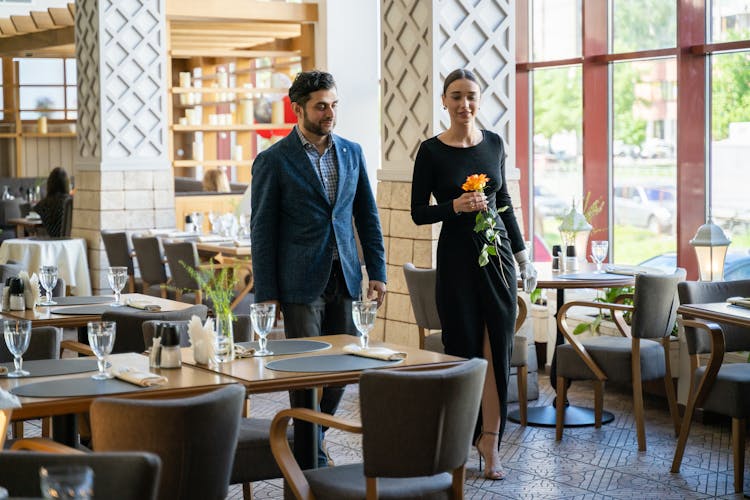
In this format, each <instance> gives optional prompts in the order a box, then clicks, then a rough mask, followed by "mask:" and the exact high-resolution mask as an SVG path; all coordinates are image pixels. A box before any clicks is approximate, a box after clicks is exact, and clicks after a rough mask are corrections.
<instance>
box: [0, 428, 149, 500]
mask: <svg viewBox="0 0 750 500" xmlns="http://www.w3.org/2000/svg"><path fill="white" fill-rule="evenodd" d="M52 465H66V466H67V465H85V466H88V467H91V468H92V469H93V471H94V495H95V497H96V498H117V499H118V500H148V499H151V500H155V499H156V498H157V492H158V491H157V488H158V486H159V474H160V471H161V460H160V459H159V457H158V456H157V455H155V454H153V453H147V452H142V451H134V452H117V453H84V452H83V451H81V450H78V449H75V448H70V447H68V446H65V445H62V444H59V443H56V442H54V441H50V440H46V439H19V440H18V441H16V442H14V443H13V446H12V447H11V451H2V452H0V484H2V485H3V486H4V487H5V488H6V489H7V490H8V492H9V493H10V495H11V496H12V497H26V498H38V497H40V496H41V492H40V489H39V467H41V466H52Z"/></svg>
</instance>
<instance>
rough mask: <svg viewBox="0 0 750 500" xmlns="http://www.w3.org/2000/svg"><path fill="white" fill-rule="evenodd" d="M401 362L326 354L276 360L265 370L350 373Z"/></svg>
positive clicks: (268, 364) (269, 363) (267, 364)
mask: <svg viewBox="0 0 750 500" xmlns="http://www.w3.org/2000/svg"><path fill="white" fill-rule="evenodd" d="M402 361H403V360H401V359H399V360H396V361H382V360H380V359H372V358H363V357H362V356H353V355H351V354H326V355H323V356H304V357H301V358H287V359H277V360H274V361H270V362H268V363H266V368H270V369H271V370H277V371H281V372H350V371H356V370H368V369H370V368H384V367H386V366H393V365H397V364H399V363H401V362H402Z"/></svg>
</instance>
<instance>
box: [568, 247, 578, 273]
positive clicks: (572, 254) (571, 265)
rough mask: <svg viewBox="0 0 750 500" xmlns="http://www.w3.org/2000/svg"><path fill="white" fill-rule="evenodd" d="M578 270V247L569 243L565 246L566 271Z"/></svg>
mask: <svg viewBox="0 0 750 500" xmlns="http://www.w3.org/2000/svg"><path fill="white" fill-rule="evenodd" d="M571 271H578V259H577V258H576V247H574V246H573V245H569V246H568V247H566V248H565V272H571Z"/></svg>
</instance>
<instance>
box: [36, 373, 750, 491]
mask: <svg viewBox="0 0 750 500" xmlns="http://www.w3.org/2000/svg"><path fill="white" fill-rule="evenodd" d="M540 390H541V392H542V394H541V396H540V399H539V400H537V401H532V402H531V405H544V404H550V403H551V401H552V399H553V397H554V392H553V391H552V389H551V388H550V386H549V383H548V378H547V377H546V376H541V377H540ZM592 394H593V391H592V389H591V386H590V385H588V384H586V383H575V384H573V386H572V387H571V389H570V392H569V399H570V401H571V402H572V403H573V404H578V405H581V406H590V405H591V404H592V402H593V400H592ZM251 401H252V403H251V404H252V407H251V411H252V414H253V416H259V417H272V416H273V415H274V414H275V413H276V412H277V411H278V410H280V409H282V408H285V407H288V405H289V403H288V397H287V394H286V393H273V394H265V395H257V396H253V397H252V400H251ZM514 406H515V405H514ZM604 407H605V409H607V410H608V411H611V412H612V413H613V414H614V415H615V420H614V421H613V422H612V423H610V424H608V425H605V426H603V427H602V428H601V429H598V430H597V429H594V428H578V429H566V430H565V433H564V435H563V439H562V441H561V442H559V443H557V442H555V433H554V428H541V427H526V428H524V427H521V426H519V425H518V424H515V423H512V422H509V423H508V426H507V429H506V436H505V439H504V442H503V445H502V446H501V448H500V453H501V458H502V460H503V463H504V464H505V467H506V471H507V472H508V477H507V479H505V480H504V481H489V480H486V479H483V478H482V477H481V475H480V474H479V471H478V470H477V467H478V457H477V453H476V451H475V450H474V449H473V448H472V451H471V454H470V457H469V462H468V463H467V473H466V487H465V490H464V491H465V493H466V498H468V499H475V500H479V499H482V500H489V499H534V500H536V499H559V498H564V499H630V498H637V499H644V500H645V499H660V500H661V499H698V498H700V499H703V498H727V499H729V498H742V495H735V494H734V493H733V484H732V454H731V429H730V426H729V423H728V422H726V423H722V424H711V425H705V424H701V423H694V424H693V427H692V430H691V434H690V439H689V442H688V447H687V450H686V453H685V459H684V461H683V465H682V472H681V473H679V474H671V473H670V472H669V468H670V465H671V461H672V455H673V453H674V446H675V443H676V438H675V437H674V436H673V434H672V427H671V423H670V417H669V413H668V411H667V410H666V404H665V403H664V402H663V401H662V400H660V399H658V398H655V397H647V398H646V422H647V423H646V429H647V433H648V437H647V446H648V451H646V452H644V453H639V452H638V451H637V443H636V435H635V430H634V427H633V414H632V402H631V397H630V395H629V393H628V392H625V391H618V390H617V389H615V388H611V387H608V388H607V390H606V391H605V397H604ZM511 409H513V407H512V408H511ZM358 414H359V406H358V392H357V387H356V386H349V387H348V388H347V391H346V393H345V396H344V400H343V401H342V403H341V406H340V408H339V411H338V413H337V415H338V416H341V417H352V418H358ZM29 424H31V425H28V424H27V426H26V435H27V436H29V435H39V427H38V425H36V424H37V422H30V423H29ZM327 442H328V449H329V452H330V454H331V456H332V458H333V460H334V461H335V462H336V463H337V464H344V463H351V462H356V461H359V460H360V457H361V455H360V449H361V442H360V438H359V436H355V435H351V434H346V433H342V432H340V431H335V430H332V431H330V432H328V433H327ZM745 490H746V491H748V492H750V473H747V472H746V480H745ZM253 498H255V499H282V498H283V489H282V482H281V480H274V481H263V482H257V483H254V484H253ZM227 499H232V500H234V499H242V488H241V486H240V485H235V486H232V487H231V488H230V490H229V495H228V496H227Z"/></svg>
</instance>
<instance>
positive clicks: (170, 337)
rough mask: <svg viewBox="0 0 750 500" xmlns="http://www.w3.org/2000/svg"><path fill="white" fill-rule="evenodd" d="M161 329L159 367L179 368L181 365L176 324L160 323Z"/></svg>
mask: <svg viewBox="0 0 750 500" xmlns="http://www.w3.org/2000/svg"><path fill="white" fill-rule="evenodd" d="M160 330H161V368H179V367H180V366H182V353H181V352H180V333H179V332H178V331H177V326H176V325H172V324H169V323H162V324H161V325H160Z"/></svg>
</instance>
